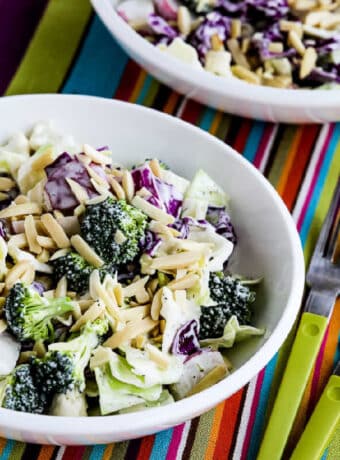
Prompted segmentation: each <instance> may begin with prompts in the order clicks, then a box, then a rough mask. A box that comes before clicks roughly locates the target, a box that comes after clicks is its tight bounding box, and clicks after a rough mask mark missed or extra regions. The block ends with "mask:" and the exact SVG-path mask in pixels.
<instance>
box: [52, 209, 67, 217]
mask: <svg viewBox="0 0 340 460" xmlns="http://www.w3.org/2000/svg"><path fill="white" fill-rule="evenodd" d="M53 215H54V217H55V218H56V219H57V220H58V219H59V220H60V219H62V218H63V217H65V216H64V214H63V213H62V212H61V211H60V210H59V209H54V210H53Z"/></svg>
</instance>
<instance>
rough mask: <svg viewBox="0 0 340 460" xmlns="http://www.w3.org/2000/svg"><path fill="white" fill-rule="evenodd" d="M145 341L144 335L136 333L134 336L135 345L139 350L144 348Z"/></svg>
mask: <svg viewBox="0 0 340 460" xmlns="http://www.w3.org/2000/svg"><path fill="white" fill-rule="evenodd" d="M145 343H146V337H145V335H142V334H141V335H137V337H136V338H135V346H136V348H139V349H140V350H141V349H143V348H144V345H145Z"/></svg>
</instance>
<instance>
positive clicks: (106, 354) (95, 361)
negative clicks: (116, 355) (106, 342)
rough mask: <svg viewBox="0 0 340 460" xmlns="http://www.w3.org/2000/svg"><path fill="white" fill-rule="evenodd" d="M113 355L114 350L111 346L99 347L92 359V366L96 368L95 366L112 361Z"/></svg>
mask: <svg viewBox="0 0 340 460" xmlns="http://www.w3.org/2000/svg"><path fill="white" fill-rule="evenodd" d="M111 357H112V351H111V350H110V348H107V347H98V348H97V349H96V350H95V352H94V354H93V356H92V358H91V360H90V368H91V369H94V368H95V367H101V366H104V364H106V363H108V362H110V360H111Z"/></svg>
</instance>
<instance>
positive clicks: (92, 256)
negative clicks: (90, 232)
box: [71, 235, 104, 268]
mask: <svg viewBox="0 0 340 460" xmlns="http://www.w3.org/2000/svg"><path fill="white" fill-rule="evenodd" d="M71 244H72V246H73V247H74V248H75V249H76V250H77V251H78V252H79V254H80V255H81V256H83V257H84V259H85V260H87V262H89V263H90V264H92V265H94V266H95V267H97V268H99V267H101V266H102V265H104V262H103V260H102V259H101V258H100V257H99V256H98V255H97V254H96V253H95V252H94V250H93V249H92V248H91V247H90V246H89V245H88V244H87V243H86V241H85V240H83V238H82V237H81V236H80V235H73V236H72V237H71Z"/></svg>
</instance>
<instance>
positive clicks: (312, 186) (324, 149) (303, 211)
mask: <svg viewBox="0 0 340 460" xmlns="http://www.w3.org/2000/svg"><path fill="white" fill-rule="evenodd" d="M334 128H335V125H334V123H333V124H332V125H330V127H329V129H328V133H327V136H326V139H325V142H324V145H323V146H322V149H321V152H320V156H319V158H318V161H317V164H316V167H315V170H314V174H313V178H312V181H311V184H310V187H309V190H308V194H307V197H306V199H305V202H304V204H303V207H302V209H301V213H300V216H299V219H298V221H297V225H296V226H297V229H298V231H300V230H301V227H302V224H303V221H304V218H305V215H306V212H307V209H308V206H309V203H310V200H311V198H312V195H313V191H314V189H315V184H316V181H317V179H318V177H319V172H320V169H321V165H322V162H323V160H324V158H325V155H326V152H327V150H328V146H329V143H330V140H331V138H332V135H333V132H334Z"/></svg>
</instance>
